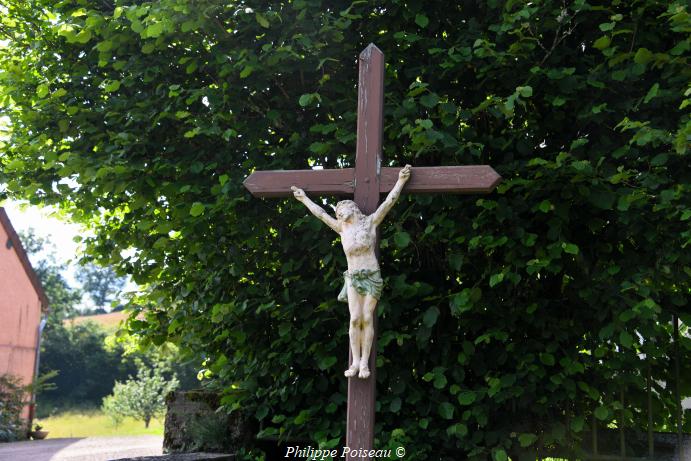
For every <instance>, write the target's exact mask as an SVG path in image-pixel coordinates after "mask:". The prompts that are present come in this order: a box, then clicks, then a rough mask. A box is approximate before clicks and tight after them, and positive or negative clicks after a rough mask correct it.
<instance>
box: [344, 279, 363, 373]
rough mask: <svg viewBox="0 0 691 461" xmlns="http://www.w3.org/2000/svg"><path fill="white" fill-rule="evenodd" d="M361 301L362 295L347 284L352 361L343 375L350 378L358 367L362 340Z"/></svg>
mask: <svg viewBox="0 0 691 461" xmlns="http://www.w3.org/2000/svg"><path fill="white" fill-rule="evenodd" d="M362 301H363V296H362V295H361V294H360V293H358V292H357V290H355V288H353V286H352V285H350V283H349V284H348V310H349V311H350V328H349V329H348V336H349V337H350V350H351V352H352V354H353V361H352V362H351V364H350V368H348V369H347V370H346V371H345V373H344V374H345V375H346V376H347V377H348V378H350V377H353V376H355V375H356V374H357V373H358V370H359V369H360V343H361V342H362Z"/></svg>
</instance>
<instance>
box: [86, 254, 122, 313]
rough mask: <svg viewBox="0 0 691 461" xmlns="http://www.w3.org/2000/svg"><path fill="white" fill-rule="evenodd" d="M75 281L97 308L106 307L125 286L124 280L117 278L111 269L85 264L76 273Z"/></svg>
mask: <svg viewBox="0 0 691 461" xmlns="http://www.w3.org/2000/svg"><path fill="white" fill-rule="evenodd" d="M77 280H79V282H81V284H82V288H84V291H85V292H86V293H87V294H88V295H89V297H90V298H91V301H92V302H93V304H94V306H95V307H97V308H103V307H106V306H107V305H108V304H109V303H110V302H111V301H113V300H114V299H115V296H117V295H118V293H119V292H120V290H121V289H122V288H123V287H124V286H125V279H124V278H123V277H119V276H118V275H117V274H116V273H115V271H114V270H113V268H112V267H102V266H98V265H96V264H85V265H84V266H83V267H82V268H81V269H80V270H79V272H77Z"/></svg>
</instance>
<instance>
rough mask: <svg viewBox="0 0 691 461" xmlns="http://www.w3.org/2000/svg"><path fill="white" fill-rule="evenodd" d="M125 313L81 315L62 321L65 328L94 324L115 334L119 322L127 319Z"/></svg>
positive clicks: (127, 315)
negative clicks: (81, 324)
mask: <svg viewBox="0 0 691 461" xmlns="http://www.w3.org/2000/svg"><path fill="white" fill-rule="evenodd" d="M127 317H129V314H128V313H127V312H123V311H118V312H111V313H109V314H96V315H82V316H79V317H74V318H71V319H66V320H65V321H64V324H65V326H70V325H79V324H80V323H84V322H94V323H97V324H98V325H100V326H101V327H102V328H103V329H104V330H105V331H106V332H107V333H115V331H116V330H117V329H118V326H119V325H120V322H122V321H123V320H125V319H127Z"/></svg>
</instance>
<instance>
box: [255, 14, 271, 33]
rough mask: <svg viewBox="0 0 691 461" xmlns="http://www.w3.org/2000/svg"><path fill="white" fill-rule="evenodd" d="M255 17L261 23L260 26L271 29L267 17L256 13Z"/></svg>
mask: <svg viewBox="0 0 691 461" xmlns="http://www.w3.org/2000/svg"><path fill="white" fill-rule="evenodd" d="M254 17H255V18H256V19H257V22H258V23H259V25H260V26H262V27H263V28H265V29H268V28H269V20H268V19H266V17H265V16H264V15H263V14H261V13H256V14H255V15H254Z"/></svg>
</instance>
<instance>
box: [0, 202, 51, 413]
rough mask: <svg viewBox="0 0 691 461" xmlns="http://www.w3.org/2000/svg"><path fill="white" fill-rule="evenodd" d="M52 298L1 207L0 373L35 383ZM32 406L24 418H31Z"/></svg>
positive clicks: (27, 382) (25, 382) (25, 411)
mask: <svg viewBox="0 0 691 461" xmlns="http://www.w3.org/2000/svg"><path fill="white" fill-rule="evenodd" d="M47 309H48V299H47V298H46V295H45V293H44V292H43V287H42V286H41V282H40V281H39V279H38V277H37V276H36V273H35V272H34V270H33V268H32V267H31V263H30V262H29V258H28V257H27V256H26V252H25V251H24V248H23V247H22V244H21V242H20V241H19V237H18V236H17V233H16V232H15V231H14V228H13V227H12V223H10V219H9V217H8V216H7V213H6V212H5V210H4V208H2V207H0V374H6V373H7V374H12V375H15V376H18V377H19V378H20V379H21V380H22V381H23V383H24V384H29V383H31V382H33V380H34V376H35V371H36V365H37V359H38V346H39V326H40V323H41V317H42V316H43V314H45V313H46V311H47ZM30 410H31V409H30V406H29V405H27V407H26V408H25V409H24V413H23V417H24V418H25V419H28V418H30V417H31V416H33V415H31V414H30Z"/></svg>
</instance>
